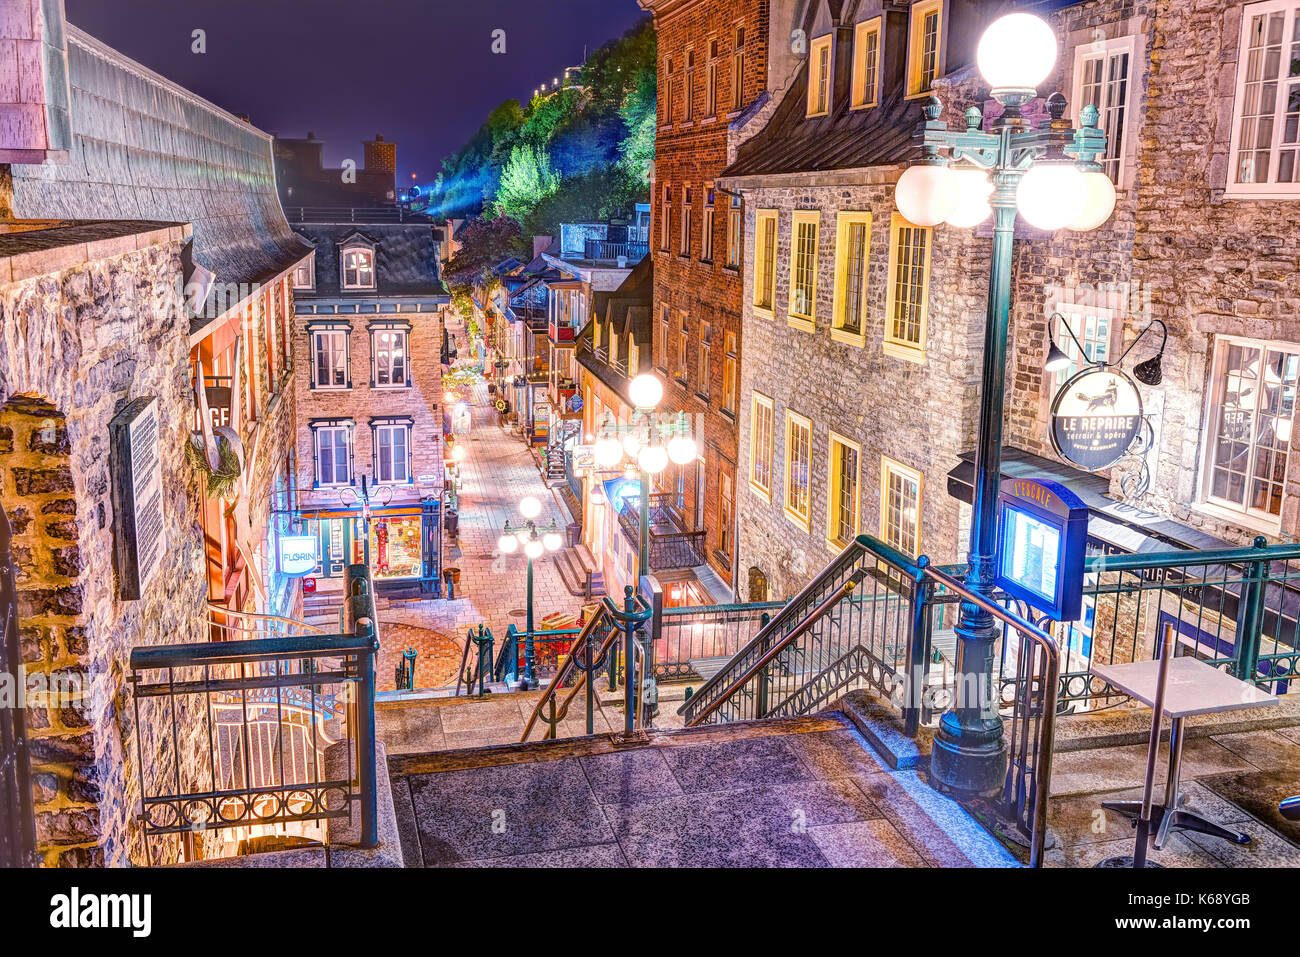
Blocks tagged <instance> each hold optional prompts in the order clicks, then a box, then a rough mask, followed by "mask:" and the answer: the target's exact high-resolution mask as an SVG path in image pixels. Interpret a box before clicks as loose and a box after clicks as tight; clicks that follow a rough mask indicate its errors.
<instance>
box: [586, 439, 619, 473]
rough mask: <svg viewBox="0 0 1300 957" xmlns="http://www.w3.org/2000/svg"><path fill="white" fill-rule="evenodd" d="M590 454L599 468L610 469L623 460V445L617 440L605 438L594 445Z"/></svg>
mask: <svg viewBox="0 0 1300 957" xmlns="http://www.w3.org/2000/svg"><path fill="white" fill-rule="evenodd" d="M591 454H592V455H593V456H594V457H595V459H596V464H597V465H599V466H600V467H601V468H603V469H612V468H613V467H614V466H615V465H617V464H618V463H619V461H620V460H622V458H623V445H622V443H621V442H619V440H618V439H615V438H610V437H606V438H603V439H601V440H600V441H599V442H597V443H596V445H595V446H594V447H593V448H592V450H591Z"/></svg>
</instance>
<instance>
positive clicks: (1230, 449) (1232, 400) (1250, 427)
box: [1204, 337, 1300, 529]
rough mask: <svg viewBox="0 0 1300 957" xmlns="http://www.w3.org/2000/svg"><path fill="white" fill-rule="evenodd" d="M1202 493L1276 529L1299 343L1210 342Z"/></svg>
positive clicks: (1299, 357)
mask: <svg viewBox="0 0 1300 957" xmlns="http://www.w3.org/2000/svg"><path fill="white" fill-rule="evenodd" d="M1213 376H1214V377H1213V380H1212V381H1211V394H1210V412H1209V416H1208V419H1207V421H1208V422H1209V434H1208V436H1207V440H1206V443H1205V446H1206V453H1207V454H1206V470H1205V478H1204V497H1205V500H1206V501H1207V502H1209V503H1210V504H1212V505H1216V506H1219V507H1221V508H1227V509H1230V510H1232V511H1234V512H1240V513H1242V514H1244V515H1248V516H1251V517H1253V518H1256V519H1259V520H1261V521H1262V522H1264V523H1266V524H1267V526H1268V527H1269V528H1270V529H1275V528H1276V527H1277V526H1278V525H1279V523H1280V520H1281V515H1282V498H1283V495H1284V492H1285V486H1286V473H1287V465H1288V462H1289V459H1290V449H1291V428H1292V423H1293V421H1294V418H1295V406H1296V389H1297V380H1300V346H1297V345H1289V344H1282V343H1274V342H1257V341H1253V340H1245V339H1231V338H1227V337H1223V338H1220V339H1219V340H1218V341H1217V342H1216V343H1215V350H1214V366H1213Z"/></svg>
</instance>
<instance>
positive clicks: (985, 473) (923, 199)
mask: <svg viewBox="0 0 1300 957" xmlns="http://www.w3.org/2000/svg"><path fill="white" fill-rule="evenodd" d="M1056 53H1057V45H1056V35H1055V33H1054V32H1053V30H1052V28H1051V27H1050V26H1048V25H1047V23H1045V22H1044V21H1043V20H1041V19H1039V18H1038V17H1035V16H1032V15H1030V14H1026V13H1013V14H1010V15H1008V16H1004V17H1001V18H1000V19H998V20H996V21H994V22H993V23H992V24H991V25H990V26H989V28H988V29H987V30H986V31H985V33H984V35H983V37H981V39H980V43H979V47H978V50H977V54H976V57H977V61H978V64H979V69H980V73H981V74H983V76H984V79H985V80H986V81H988V83H989V85H990V86H991V87H992V92H991V96H992V98H993V99H994V100H995V101H996V102H997V103H998V104H999V105H1000V106H1001V108H1002V113H1001V115H1000V116H998V117H997V118H996V119H994V120H993V121H992V123H991V124H990V129H989V130H988V131H985V130H984V129H983V125H984V117H983V114H982V113H981V111H980V109H979V108H978V107H971V108H970V109H969V110H967V111H966V114H965V128H964V129H961V130H950V129H948V125H947V124H946V123H944V122H943V121H941V120H940V119H939V117H940V115H941V113H942V104H941V103H940V102H939V100H938V99H937V98H935V97H931V98H930V100H929V101H928V102H927V103H926V104H925V106H924V107H922V112H923V114H924V116H925V120H924V122H923V123H922V124H921V126H920V129H919V138H920V141H921V148H922V154H923V155H922V159H921V161H920V163H919V164H918V165H915V166H912V167H911V168H909V169H908V170H907V171H906V172H904V173H903V176H902V177H901V178H900V179H899V181H898V187H897V189H896V191H895V200H896V202H897V204H898V211H899V212H900V213H901V214H902V215H903V216H904V217H905V218H906V219H908V220H909V221H910V222H912V223H914V224H915V225H917V226H937V225H938V224H940V223H948V224H949V225H952V226H958V227H963V228H971V227H973V226H976V225H978V224H980V223H982V222H984V221H985V220H986V219H988V218H989V216H990V215H992V216H993V217H994V224H993V266H992V274H991V276H990V277H989V295H988V320H987V324H986V326H985V330H984V370H983V384H982V388H981V392H980V415H979V438H978V445H977V448H976V457H975V486H974V498H973V506H974V507H973V518H972V524H971V540H970V560H969V566H968V568H967V571H966V579H965V583H966V586H967V587H968V588H969V589H970V590H971V591H972V592H974V593H975V594H977V595H980V596H982V597H985V598H987V599H989V600H992V598H993V591H994V587H993V582H994V577H995V574H996V551H997V499H998V486H999V480H1000V477H1001V458H1002V419H1003V399H1004V381H1003V378H1004V374H1005V369H1006V358H1007V330H1008V325H1009V321H1010V308H1011V255H1012V240H1013V237H1014V233H1015V221H1016V214H1017V212H1019V214H1020V215H1021V216H1023V217H1024V218H1025V220H1026V221H1027V222H1028V223H1030V225H1032V226H1036V227H1038V228H1039V229H1044V230H1058V229H1072V230H1077V231H1085V230H1090V229H1096V228H1097V227H1098V226H1100V225H1101V224H1102V223H1104V222H1105V221H1106V220H1107V219H1109V218H1110V215H1111V213H1112V212H1113V211H1114V208H1115V187H1114V186H1113V185H1112V184H1111V181H1110V178H1109V177H1108V176H1107V175H1106V174H1105V173H1104V172H1103V171H1102V167H1101V165H1100V164H1099V163H1098V162H1097V159H1098V157H1100V156H1104V154H1105V152H1106V136H1105V134H1104V133H1103V132H1102V131H1101V130H1099V129H1098V128H1097V121H1098V113H1097V109H1096V107H1094V106H1091V105H1089V106H1085V107H1084V108H1083V110H1082V111H1081V113H1080V121H1081V126H1080V127H1079V128H1078V129H1073V128H1071V126H1070V123H1069V121H1068V120H1066V119H1065V112H1066V101H1065V98H1064V97H1063V96H1061V94H1059V93H1055V94H1053V95H1052V96H1051V97H1049V98H1048V100H1047V109H1048V114H1049V117H1050V119H1049V120H1047V121H1046V122H1044V123H1042V124H1040V125H1039V126H1038V127H1037V128H1031V127H1030V126H1029V124H1028V122H1027V121H1026V119H1025V117H1024V116H1023V114H1022V112H1021V111H1022V109H1023V107H1024V106H1025V105H1026V104H1027V103H1029V102H1030V101H1031V100H1033V99H1034V98H1035V97H1036V96H1037V95H1038V92H1037V89H1036V88H1037V86H1038V84H1039V83H1041V82H1042V81H1043V80H1044V79H1046V78H1047V75H1048V74H1049V73H1051V71H1052V68H1053V66H1054V65H1055V63H1056ZM957 636H958V638H959V640H960V652H959V655H958V663H959V664H958V672H959V673H958V675H957V679H958V680H957V696H956V701H955V704H954V707H953V708H952V710H950V711H948V712H946V713H945V714H944V715H943V716H942V718H941V719H940V726H939V731H938V733H937V734H936V736H935V740H934V749H933V752H932V756H931V772H932V774H933V776H934V778H935V780H936V782H937V783H938V784H939V785H940V786H941V787H944V788H946V789H948V790H952V791H957V792H964V793H980V792H988V791H992V790H993V789H995V788H997V787H999V786H1001V784H1002V781H1003V776H1004V774H1005V768H1006V743H1005V741H1004V740H1003V734H1002V730H1003V729H1002V719H1001V717H1000V716H999V715H998V700H997V696H996V695H995V694H994V690H993V649H994V644H995V642H996V639H997V636H998V627H997V624H996V622H995V621H994V619H993V617H992V616H991V615H990V614H988V612H986V611H984V610H982V609H981V608H979V607H978V606H977V605H974V604H971V603H963V604H962V606H961V616H960V619H959V622H958V624H957Z"/></svg>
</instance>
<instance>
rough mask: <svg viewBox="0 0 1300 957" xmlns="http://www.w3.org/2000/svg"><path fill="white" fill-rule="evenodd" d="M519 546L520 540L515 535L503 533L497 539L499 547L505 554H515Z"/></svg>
mask: <svg viewBox="0 0 1300 957" xmlns="http://www.w3.org/2000/svg"><path fill="white" fill-rule="evenodd" d="M518 547H519V540H518V539H517V538H515V537H514V536H513V535H502V536H501V537H500V538H498V539H497V548H498V549H499V550H500V551H501V554H503V555H513V554H514V553H515V550H516V549H517V548H518Z"/></svg>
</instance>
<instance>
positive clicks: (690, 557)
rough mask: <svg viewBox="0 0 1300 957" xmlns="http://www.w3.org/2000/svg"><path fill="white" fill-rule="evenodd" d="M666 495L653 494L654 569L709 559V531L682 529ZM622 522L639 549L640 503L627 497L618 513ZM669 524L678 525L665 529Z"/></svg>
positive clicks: (628, 537) (651, 561)
mask: <svg viewBox="0 0 1300 957" xmlns="http://www.w3.org/2000/svg"><path fill="white" fill-rule="evenodd" d="M665 502H666V497H664V496H661V495H658V494H656V495H652V496H651V497H650V569H649V570H650V571H652V572H661V571H669V570H671V569H674V568H694V567H695V566H696V565H703V564H704V562H705V557H704V548H705V544H704V543H705V537H706V534H705V532H704V531H703V530H700V531H694V532H686V531H680V530H678V521H677V518H676V516H675V515H674V514H673V512H672V511H671V510H670V509H669V508H668V507H667V505H666V504H665ZM618 524H619V527H620V528H621V529H622V530H623V534H624V535H625V536H627V539H628V541H629V542H631V544H632V547H633V548H634V549H635V548H637V547H638V546H639V544H640V541H641V509H640V504H639V503H638V502H636V501H634V500H632V499H625V500H624V503H623V507H622V508H621V509H620V510H619V513H618ZM665 528H671V529H674V530H673V531H664V529H665Z"/></svg>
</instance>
